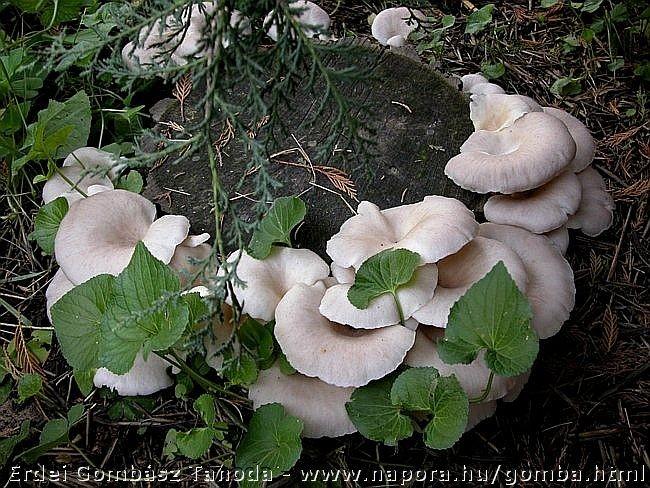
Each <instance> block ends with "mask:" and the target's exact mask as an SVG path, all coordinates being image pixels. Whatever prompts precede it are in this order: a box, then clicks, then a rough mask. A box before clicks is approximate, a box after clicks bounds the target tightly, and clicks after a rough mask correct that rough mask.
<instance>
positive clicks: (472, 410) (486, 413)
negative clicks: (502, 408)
mask: <svg viewBox="0 0 650 488" xmlns="http://www.w3.org/2000/svg"><path fill="white" fill-rule="evenodd" d="M496 411H497V402H496V400H492V401H491V402H484V403H474V404H470V406H469V415H468V417H467V425H466V426H465V432H468V431H470V430H472V429H473V428H474V427H476V426H477V425H478V424H479V423H481V422H483V421H484V420H485V419H487V418H490V417H492V415H494V413H495V412H496Z"/></svg>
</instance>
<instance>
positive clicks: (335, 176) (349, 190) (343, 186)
mask: <svg viewBox="0 0 650 488" xmlns="http://www.w3.org/2000/svg"><path fill="white" fill-rule="evenodd" d="M314 170H316V171H317V172H319V173H321V174H323V175H325V177H326V178H327V179H328V180H329V181H330V183H332V185H334V188H336V189H338V190H341V191H342V192H343V193H345V194H346V195H347V196H349V197H350V198H351V199H352V200H354V201H358V200H357V188H356V186H355V184H354V181H352V180H351V179H350V177H349V176H348V175H347V173H345V172H344V171H342V170H340V169H338V168H334V167H332V166H319V165H317V166H314Z"/></svg>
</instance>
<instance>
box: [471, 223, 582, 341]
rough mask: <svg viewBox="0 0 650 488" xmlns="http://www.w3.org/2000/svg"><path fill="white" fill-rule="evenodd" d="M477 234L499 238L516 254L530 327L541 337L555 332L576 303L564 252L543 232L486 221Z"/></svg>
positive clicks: (571, 274)
mask: <svg viewBox="0 0 650 488" xmlns="http://www.w3.org/2000/svg"><path fill="white" fill-rule="evenodd" d="M479 235H480V236H482V237H487V238H488V239H495V240H498V241H501V242H502V243H504V244H505V245H506V246H508V247H509V248H511V249H512V250H513V251H514V252H516V253H517V254H518V255H519V257H520V258H521V260H522V262H523V263H524V266H525V268H526V273H527V275H528V287H527V289H526V295H527V296H528V300H529V302H530V305H531V308H532V311H533V321H532V322H533V323H532V325H533V328H534V329H535V331H536V332H537V335H539V337H540V338H541V339H546V338H548V337H551V336H553V335H555V334H557V332H558V331H559V330H560V328H561V327H562V324H563V323H564V322H565V321H566V320H567V319H568V318H569V314H570V313H571V310H573V307H574V305H575V293H576V288H575V284H574V283H573V270H572V269H571V266H570V265H569V263H568V262H567V260H566V259H564V256H562V254H561V253H560V251H559V250H558V249H557V248H556V247H555V246H554V245H553V243H551V241H550V240H549V239H548V238H547V237H546V236H543V235H538V234H533V233H532V232H530V231H527V230H526V229H522V228H521V227H514V226H511V225H499V224H492V223H489V222H488V223H485V224H481V225H480V230H479Z"/></svg>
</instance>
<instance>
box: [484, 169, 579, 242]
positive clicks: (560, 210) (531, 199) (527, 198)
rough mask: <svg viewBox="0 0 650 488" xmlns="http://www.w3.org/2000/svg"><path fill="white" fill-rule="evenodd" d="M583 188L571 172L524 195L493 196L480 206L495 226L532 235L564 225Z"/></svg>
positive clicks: (577, 205)
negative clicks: (500, 225) (519, 228)
mask: <svg viewBox="0 0 650 488" xmlns="http://www.w3.org/2000/svg"><path fill="white" fill-rule="evenodd" d="M581 196H582V187H581V185H580V180H579V179H578V177H577V176H576V175H575V174H574V173H573V172H571V171H567V172H564V173H562V174H560V175H559V176H557V177H555V178H553V179H552V180H551V181H549V182H548V183H546V184H545V185H542V186H540V187H539V188H536V189H534V190H530V191H528V192H524V193H515V194H512V195H494V196H492V197H490V198H488V200H487V202H485V205H484V206H483V213H484V214H485V218H486V219H487V220H488V221H490V222H494V223H495V224H508V225H516V226H518V227H523V228H524V229H528V230H529V231H531V232H534V233H535V234H543V233H545V232H550V231H552V230H554V229H557V228H558V227H560V226H562V225H564V224H566V222H567V220H569V215H571V214H574V213H575V212H576V211H577V210H578V207H579V205H580V200H581Z"/></svg>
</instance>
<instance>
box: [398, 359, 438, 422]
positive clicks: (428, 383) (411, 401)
mask: <svg viewBox="0 0 650 488" xmlns="http://www.w3.org/2000/svg"><path fill="white" fill-rule="evenodd" d="M439 377H440V375H439V374H438V371H437V370H436V369H435V368H409V369H407V370H406V371H404V372H403V373H401V374H400V375H399V376H398V377H397V378H395V382H394V383H393V386H392V387H391V389H390V400H391V402H392V403H393V405H399V406H401V407H403V408H405V409H407V410H413V411H416V412H417V411H420V412H431V411H432V408H433V405H432V399H433V397H434V394H435V390H436V385H437V383H438V378H439Z"/></svg>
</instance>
